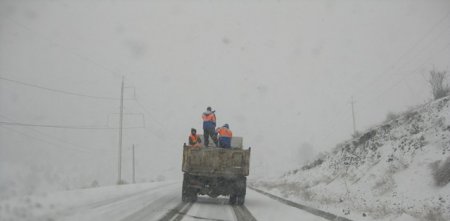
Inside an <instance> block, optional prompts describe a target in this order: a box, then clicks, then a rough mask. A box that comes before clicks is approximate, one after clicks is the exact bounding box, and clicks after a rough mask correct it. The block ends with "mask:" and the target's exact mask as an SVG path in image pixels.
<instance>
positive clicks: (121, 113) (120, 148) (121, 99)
mask: <svg viewBox="0 0 450 221" xmlns="http://www.w3.org/2000/svg"><path fill="white" fill-rule="evenodd" d="M123 81H124V77H123V76H122V87H121V90H120V91H121V93H120V122H119V124H120V126H119V168H118V169H119V171H118V177H117V184H121V183H122V130H123V85H124V83H123Z"/></svg>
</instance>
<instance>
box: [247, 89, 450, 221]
mask: <svg viewBox="0 0 450 221" xmlns="http://www.w3.org/2000/svg"><path fill="white" fill-rule="evenodd" d="M449 100H450V98H449V97H445V98H442V99H440V100H437V101H434V102H431V103H429V104H426V105H423V106H421V107H419V108H416V109H413V110H410V111H408V112H406V113H404V114H402V115H401V116H399V117H398V118H396V119H393V120H391V121H389V122H386V123H384V124H381V125H379V126H376V127H374V128H371V129H369V130H367V131H365V132H364V133H362V135H361V136H359V137H357V138H355V139H352V140H348V141H346V142H344V143H342V144H339V145H337V147H336V148H335V149H334V150H333V151H332V152H331V153H329V154H326V155H325V156H323V157H321V158H319V159H317V160H316V161H314V162H312V163H311V164H309V165H306V166H304V167H303V168H301V169H298V170H294V171H290V172H288V173H286V174H285V175H284V176H283V177H281V178H280V179H279V180H278V181H276V182H273V181H266V182H258V183H255V185H256V186H258V187H260V188H266V189H268V190H270V191H272V192H275V193H277V194H280V195H283V196H284V197H288V198H291V199H295V200H297V201H302V202H304V203H306V204H310V205H312V206H315V207H318V208H322V209H325V210H330V211H334V212H339V213H341V214H342V213H343V214H344V215H347V216H348V217H350V218H353V219H355V220H416V219H417V220H450V184H449V182H450V108H449V103H450V102H449ZM413 217H414V218H413Z"/></svg>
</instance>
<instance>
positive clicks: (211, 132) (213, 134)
mask: <svg viewBox="0 0 450 221" xmlns="http://www.w3.org/2000/svg"><path fill="white" fill-rule="evenodd" d="M203 135H204V136H205V147H207V146H208V145H209V137H211V138H212V140H213V142H214V144H216V147H217V146H218V142H217V133H216V131H215V130H214V128H203Z"/></svg>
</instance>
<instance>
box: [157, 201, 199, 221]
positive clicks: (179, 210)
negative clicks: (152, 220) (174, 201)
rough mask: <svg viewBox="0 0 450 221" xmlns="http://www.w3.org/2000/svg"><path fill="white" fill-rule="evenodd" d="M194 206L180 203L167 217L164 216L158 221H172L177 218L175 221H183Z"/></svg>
mask: <svg viewBox="0 0 450 221" xmlns="http://www.w3.org/2000/svg"><path fill="white" fill-rule="evenodd" d="M192 204H193V203H187V202H180V203H179V204H178V205H177V206H176V207H175V208H173V209H171V210H170V211H169V212H167V213H166V215H164V216H163V217H162V218H161V219H159V220H158V221H169V220H172V219H173V218H174V217H175V216H176V218H175V220H181V219H182V218H183V216H184V214H186V213H187V211H188V210H189V209H191V207H192ZM177 215H178V216H177Z"/></svg>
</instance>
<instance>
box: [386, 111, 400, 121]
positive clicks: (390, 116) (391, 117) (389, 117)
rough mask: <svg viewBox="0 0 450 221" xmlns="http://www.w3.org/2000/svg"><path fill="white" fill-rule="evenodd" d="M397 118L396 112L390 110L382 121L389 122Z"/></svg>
mask: <svg viewBox="0 0 450 221" xmlns="http://www.w3.org/2000/svg"><path fill="white" fill-rule="evenodd" d="M397 118H398V115H397V114H396V113H394V112H392V111H389V112H388V113H387V114H386V119H385V120H384V122H385V123H388V122H391V121H393V120H395V119H397Z"/></svg>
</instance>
